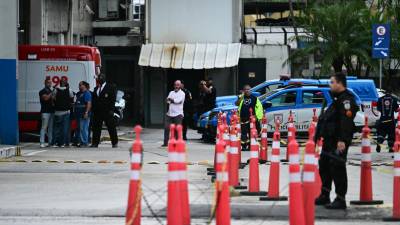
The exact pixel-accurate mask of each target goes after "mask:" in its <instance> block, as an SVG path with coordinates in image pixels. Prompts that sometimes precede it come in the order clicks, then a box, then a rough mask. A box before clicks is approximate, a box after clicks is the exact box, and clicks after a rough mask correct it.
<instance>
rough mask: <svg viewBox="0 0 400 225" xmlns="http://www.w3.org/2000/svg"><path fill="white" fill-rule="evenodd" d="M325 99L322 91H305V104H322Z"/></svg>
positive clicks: (303, 101) (303, 99) (303, 100)
mask: <svg viewBox="0 0 400 225" xmlns="http://www.w3.org/2000/svg"><path fill="white" fill-rule="evenodd" d="M324 99H325V97H324V93H323V92H322V91H318V90H316V91H303V98H302V103H303V104H322V103H323V102H324Z"/></svg>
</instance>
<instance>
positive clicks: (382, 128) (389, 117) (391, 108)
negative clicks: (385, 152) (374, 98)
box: [376, 88, 399, 152]
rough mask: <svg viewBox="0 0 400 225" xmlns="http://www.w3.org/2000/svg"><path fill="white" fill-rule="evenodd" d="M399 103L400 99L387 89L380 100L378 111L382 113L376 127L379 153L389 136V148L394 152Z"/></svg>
mask: <svg viewBox="0 0 400 225" xmlns="http://www.w3.org/2000/svg"><path fill="white" fill-rule="evenodd" d="M397 101H398V99H397V98H396V97H394V96H393V95H392V93H391V90H390V88H388V89H387V91H386V93H385V95H384V96H382V97H380V98H379V99H378V107H377V109H378V111H379V112H380V113H381V116H380V118H379V120H378V121H377V125H376V132H377V144H376V151H377V152H381V145H382V143H383V141H384V140H385V137H386V136H388V138H387V143H388V146H389V152H393V145H394V139H395V130H396V119H395V118H394V112H396V111H397V110H398V109H399V104H398V103H397Z"/></svg>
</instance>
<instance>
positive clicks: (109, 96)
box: [91, 74, 118, 148]
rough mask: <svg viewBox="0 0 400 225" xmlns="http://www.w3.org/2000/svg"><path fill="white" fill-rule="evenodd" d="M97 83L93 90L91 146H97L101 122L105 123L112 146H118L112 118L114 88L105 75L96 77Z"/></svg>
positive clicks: (114, 97) (114, 123) (114, 98)
mask: <svg viewBox="0 0 400 225" xmlns="http://www.w3.org/2000/svg"><path fill="white" fill-rule="evenodd" d="M98 82H99V85H98V86H97V87H96V88H95V89H94V91H93V97H92V98H93V99H92V101H93V103H92V104H93V106H92V111H93V128H92V129H93V137H92V146H91V147H94V148H97V147H98V145H99V143H100V135H101V128H102V126H103V122H105V123H106V126H107V129H108V133H109V134H110V138H111V143H112V147H113V148H116V147H118V136H117V129H116V120H115V119H114V108H115V101H116V93H117V91H116V89H115V87H114V86H113V85H112V84H109V83H107V82H106V80H105V75H104V74H100V75H99V77H98Z"/></svg>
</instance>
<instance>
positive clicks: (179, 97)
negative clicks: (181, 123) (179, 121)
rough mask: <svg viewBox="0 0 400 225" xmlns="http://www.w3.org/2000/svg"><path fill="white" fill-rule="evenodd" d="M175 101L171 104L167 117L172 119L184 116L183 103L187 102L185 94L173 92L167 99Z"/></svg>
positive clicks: (180, 91)
mask: <svg viewBox="0 0 400 225" xmlns="http://www.w3.org/2000/svg"><path fill="white" fill-rule="evenodd" d="M168 98H170V99H173V100H174V102H173V103H172V102H171V103H170V104H169V109H168V112H167V115H168V116H170V117H175V116H179V115H182V116H183V103H184V102H185V92H183V91H182V90H179V91H175V90H173V91H171V92H170V93H169V95H168V97H167V99H168Z"/></svg>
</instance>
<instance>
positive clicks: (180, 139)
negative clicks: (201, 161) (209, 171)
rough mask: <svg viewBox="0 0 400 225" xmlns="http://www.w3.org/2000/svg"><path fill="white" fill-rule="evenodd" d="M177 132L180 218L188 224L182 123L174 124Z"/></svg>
mask: <svg viewBox="0 0 400 225" xmlns="http://www.w3.org/2000/svg"><path fill="white" fill-rule="evenodd" d="M176 130H177V132H178V139H177V140H176V156H174V157H176V161H177V162H180V163H181V166H182V171H181V174H182V179H181V180H180V185H179V190H180V194H181V196H180V197H181V202H182V220H183V224H185V225H189V224H190V205H189V188H188V180H187V174H186V171H187V163H186V162H187V160H186V144H185V141H184V140H183V137H182V125H180V124H179V125H178V126H176Z"/></svg>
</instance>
